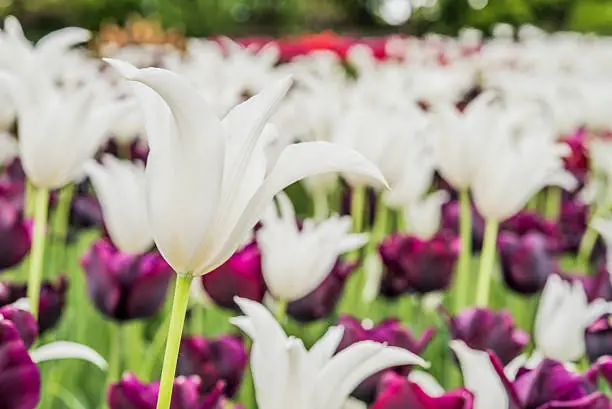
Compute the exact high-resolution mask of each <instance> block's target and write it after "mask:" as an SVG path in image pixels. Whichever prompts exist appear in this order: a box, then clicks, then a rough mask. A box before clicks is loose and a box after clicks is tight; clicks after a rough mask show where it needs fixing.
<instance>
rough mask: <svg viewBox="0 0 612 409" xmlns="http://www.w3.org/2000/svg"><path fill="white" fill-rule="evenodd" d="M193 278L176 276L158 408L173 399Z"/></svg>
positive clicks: (168, 403)
mask: <svg viewBox="0 0 612 409" xmlns="http://www.w3.org/2000/svg"><path fill="white" fill-rule="evenodd" d="M192 280H193V278H192V277H191V276H190V275H188V276H182V275H179V276H177V277H176V286H175V288H174V298H173V300H172V311H171V312H170V327H169V328H168V337H167V339H166V352H165V353H164V363H163V367H162V373H161V381H160V384H159V395H158V396H157V409H169V408H170V400H171V399H172V388H173V387H174V374H175V372H176V361H177V359H178V354H179V348H180V346H181V335H182V333H183V324H184V323H185V313H186V312H187V303H188V302H189V289H190V288H191V281H192Z"/></svg>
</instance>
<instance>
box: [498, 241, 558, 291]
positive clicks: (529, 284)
mask: <svg viewBox="0 0 612 409" xmlns="http://www.w3.org/2000/svg"><path fill="white" fill-rule="evenodd" d="M497 243H498V247H499V253H500V258H501V266H502V273H503V276H504V281H505V283H506V285H507V286H508V287H509V288H511V289H512V290H514V291H517V292H519V293H521V294H535V293H538V292H540V291H542V290H543V289H544V285H546V280H547V279H548V276H549V275H551V274H554V273H558V272H559V268H560V267H559V265H558V263H557V260H556V258H555V255H554V252H555V247H556V243H552V242H551V241H550V240H549V238H548V237H546V236H544V235H543V234H541V233H536V232H530V233H527V234H525V235H523V236H519V235H517V234H515V233H511V232H502V233H501V234H500V235H499V239H498V242H497Z"/></svg>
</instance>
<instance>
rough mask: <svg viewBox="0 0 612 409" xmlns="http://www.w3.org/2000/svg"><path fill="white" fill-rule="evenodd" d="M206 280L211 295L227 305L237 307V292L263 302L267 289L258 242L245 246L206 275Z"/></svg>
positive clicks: (205, 284)
mask: <svg viewBox="0 0 612 409" xmlns="http://www.w3.org/2000/svg"><path fill="white" fill-rule="evenodd" d="M202 284H203V285H204V289H205V290H206V293H207V294H208V295H209V296H210V298H212V299H213V300H214V301H215V303H216V304H217V305H219V306H221V307H224V308H229V309H233V310H237V308H238V307H237V306H236V304H235V303H234V297H235V296H238V297H242V298H248V299H250V300H254V301H258V302H261V301H262V300H263V298H264V294H265V293H266V284H265V282H264V279H263V273H262V271H261V253H260V252H259V248H258V247H257V243H255V242H253V243H251V244H249V245H247V246H245V247H244V248H243V249H241V250H239V251H237V252H236V253H234V255H233V256H232V257H230V259H229V260H227V261H226V262H225V263H224V264H223V265H221V266H220V267H218V268H217V269H215V270H213V271H211V272H210V273H208V274H206V275H204V276H203V277H202Z"/></svg>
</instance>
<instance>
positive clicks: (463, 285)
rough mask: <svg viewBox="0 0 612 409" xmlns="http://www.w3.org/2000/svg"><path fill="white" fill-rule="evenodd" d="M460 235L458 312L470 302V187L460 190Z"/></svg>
mask: <svg viewBox="0 0 612 409" xmlns="http://www.w3.org/2000/svg"><path fill="white" fill-rule="evenodd" d="M459 206H460V207H459V237H460V238H461V251H460V253H459V260H458V262H457V273H456V276H455V291H454V294H453V296H454V311H455V313H458V312H459V311H461V309H462V308H463V307H465V306H467V304H468V300H469V288H470V272H471V267H472V205H471V203H470V193H469V190H468V189H462V190H461V191H460V192H459Z"/></svg>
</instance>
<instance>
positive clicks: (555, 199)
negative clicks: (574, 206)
mask: <svg viewBox="0 0 612 409" xmlns="http://www.w3.org/2000/svg"><path fill="white" fill-rule="evenodd" d="M562 197H563V191H562V190H561V188H560V187H558V186H551V187H549V188H548V191H547V192H546V209H545V212H544V215H545V216H546V218H547V219H548V220H552V221H556V220H557V219H558V218H559V214H560V213H561V199H562Z"/></svg>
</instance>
